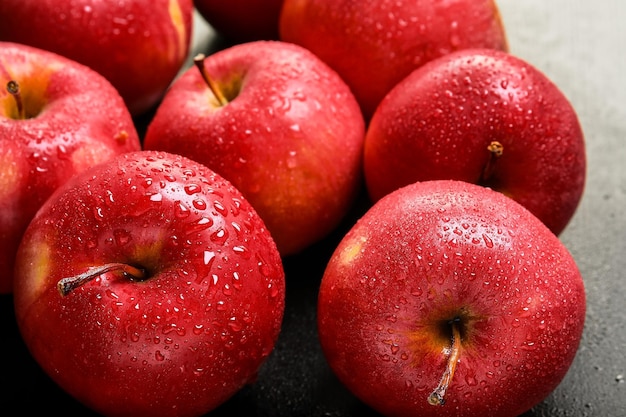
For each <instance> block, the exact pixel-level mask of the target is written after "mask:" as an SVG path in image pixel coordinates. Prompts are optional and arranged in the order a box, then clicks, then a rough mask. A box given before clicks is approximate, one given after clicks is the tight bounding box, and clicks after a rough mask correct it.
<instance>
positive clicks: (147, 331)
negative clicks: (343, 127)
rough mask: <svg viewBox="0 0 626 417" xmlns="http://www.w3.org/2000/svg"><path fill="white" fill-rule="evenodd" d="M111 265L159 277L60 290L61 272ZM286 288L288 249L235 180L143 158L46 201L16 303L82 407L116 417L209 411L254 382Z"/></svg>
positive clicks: (33, 338) (156, 156)
mask: <svg viewBox="0 0 626 417" xmlns="http://www.w3.org/2000/svg"><path fill="white" fill-rule="evenodd" d="M109 263H123V264H128V265H132V266H135V267H137V268H143V269H144V270H145V271H146V274H147V277H145V278H143V279H134V280H133V279H130V278H128V277H125V276H123V275H122V274H120V273H114V272H109V273H106V274H103V275H101V276H99V277H96V278H95V279H93V280H91V281H88V282H86V283H84V284H83V285H81V286H78V287H77V288H76V289H74V290H73V291H71V292H69V293H68V294H67V295H65V296H61V295H60V292H59V290H58V289H57V283H58V282H59V280H61V279H62V278H64V277H71V276H75V275H77V274H81V273H83V272H85V271H87V270H88V268H90V267H97V266H100V265H104V264H109ZM131 278H132V276H131ZM284 292H285V286H284V271H283V267H282V263H281V259H280V256H279V254H278V250H277V249H276V245H275V244H274V242H273V241H272V238H271V236H270V235H269V233H268V231H267V229H266V228H265V226H264V224H263V222H262V220H261V219H260V218H259V216H258V215H257V214H256V212H255V211H254V209H253V208H252V207H251V206H250V204H249V203H248V202H247V201H246V200H245V199H244V198H243V196H241V193H240V192H239V191H238V190H237V189H236V188H234V187H233V186H232V184H230V183H229V182H228V181H226V180H224V179H223V178H222V177H220V176H219V175H217V174H215V173H214V172H212V171H211V170H209V169H207V168H206V167H204V166H202V165H199V164H197V163H195V162H194V161H191V160H189V159H187V158H183V157H181V156H179V155H172V154H167V153H163V152H154V151H139V152H133V153H127V154H124V155H121V156H119V157H117V158H115V159H113V160H111V161H108V162H105V163H103V164H100V165H98V166H96V167H93V168H92V169H90V170H88V171H85V172H83V173H81V174H78V175H77V176H75V177H73V178H72V179H70V180H69V181H68V182H67V183H65V184H64V185H63V186H61V187H60V188H59V189H58V190H57V191H56V192H55V194H54V195H53V196H51V198H50V199H49V200H48V201H47V202H46V203H45V204H44V206H43V207H42V209H41V210H40V211H39V212H38V213H37V215H36V216H35V218H34V219H33V221H32V223H31V224H30V226H29V228H28V230H27V231H26V234H25V236H24V239H23V242H22V244H21V246H20V249H19V253H18V258H17V267H16V281H15V289H14V299H15V312H16V318H17V323H18V327H19V329H20V332H21V334H22V336H23V339H24V341H25V343H26V345H27V347H28V348H29V350H30V352H31V353H32V354H33V356H34V358H35V359H36V360H37V362H38V363H39V364H40V365H41V366H42V368H43V369H44V370H45V371H46V372H47V373H48V374H49V375H50V376H51V377H52V378H53V380H54V381H56V382H57V383H58V384H59V386H61V387H62V388H63V389H65V390H66V391H67V392H68V393H69V394H71V395H72V396H74V397H75V398H76V399H77V400H79V401H81V402H82V403H84V404H85V405H87V406H89V407H91V408H92V409H94V410H95V411H97V412H99V413H102V414H104V415H107V416H198V415H202V414H204V413H206V412H208V411H209V410H211V409H213V408H215V407H216V406H217V405H219V404H220V403H222V402H223V401H225V400H226V399H227V398H229V397H230V396H231V395H232V394H234V393H235V392H236V391H237V390H238V389H240V388H241V387H242V386H243V385H244V384H246V383H249V382H251V381H252V380H253V379H254V377H255V376H256V372H257V370H258V368H259V367H260V366H261V364H262V363H263V362H264V360H265V359H266V358H267V356H268V355H269V354H270V353H271V351H272V349H273V346H274V343H275V341H276V339H277V336H278V334H279V331H280V326H281V321H282V316H283V311H284Z"/></svg>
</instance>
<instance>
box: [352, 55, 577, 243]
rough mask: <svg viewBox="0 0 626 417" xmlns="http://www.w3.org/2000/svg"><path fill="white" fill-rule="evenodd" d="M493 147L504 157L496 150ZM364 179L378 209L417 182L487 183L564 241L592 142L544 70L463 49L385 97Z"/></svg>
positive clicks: (372, 129)
mask: <svg viewBox="0 0 626 417" xmlns="http://www.w3.org/2000/svg"><path fill="white" fill-rule="evenodd" d="M494 141H495V142H497V143H499V144H500V145H501V146H502V149H501V150H502V155H501V156H500V157H495V156H492V153H491V152H490V151H489V149H488V147H489V146H490V143H491V142H494ZM488 166H489V168H488V171H489V173H488V175H483V172H485V169H486V168H487V167H488ZM364 173H365V180H366V183H367V189H368V193H369V195H370V197H371V199H372V200H373V201H376V200H378V199H379V198H381V197H382V196H383V195H385V194H387V193H389V192H391V191H393V190H395V189H397V188H400V187H402V186H404V185H407V184H410V183H413V182H415V181H426V180H433V179H455V180H462V181H467V182H472V183H477V184H481V185H486V186H489V187H491V188H493V189H495V190H498V191H500V192H502V193H504V194H506V195H508V196H509V197H511V198H513V199H515V200H516V201H517V202H519V203H520V204H522V205H523V206H525V207H526V208H527V209H529V210H530V211H531V212H532V213H533V214H535V216H537V217H539V219H541V220H542V221H543V222H544V223H545V224H546V225H547V226H548V227H549V228H550V229H551V230H552V231H553V232H554V233H555V234H557V235H558V234H560V233H561V232H562V231H563V229H564V228H565V227H566V226H567V224H568V223H569V221H570V220H571V218H572V217H573V215H574V213H575V211H576V209H577V207H578V205H579V203H580V200H581V198H582V195H583V191H584V185H585V177H586V151H585V140H584V135H583V131H582V128H581V125H580V123H579V120H578V117H577V114H576V112H575V110H574V108H573V107H572V105H571V103H570V102H569V101H568V100H567V98H566V97H565V96H564V94H563V93H562V92H561V91H560V90H559V88H558V87H557V86H556V85H555V84H554V83H553V82H552V81H550V80H549V79H548V78H547V77H546V76H545V75H544V74H543V73H541V72H540V71H539V70H538V69H537V68H535V67H533V66H532V65H530V64H529V63H527V62H525V61H523V60H522V59H520V58H518V57H515V56H513V55H511V54H509V53H506V52H501V51H495V50H487V49H481V50H464V51H459V52H456V53H452V54H449V55H447V56H444V57H442V58H439V59H437V60H435V61H432V62H430V63H429V64H427V65H425V66H423V67H421V68H419V69H417V70H415V71H414V72H413V73H412V74H411V75H409V76H408V77H407V78H405V79H404V80H403V81H402V82H400V83H399V84H398V85H397V86H396V87H395V88H394V89H393V90H392V91H391V92H390V93H389V94H388V95H387V96H386V97H385V99H384V100H383V101H382V102H381V104H380V106H379V107H378V109H377V110H376V113H375V114H374V116H373V117H372V119H371V121H370V124H369V126H368V130H367V133H366V139H365V150H364Z"/></svg>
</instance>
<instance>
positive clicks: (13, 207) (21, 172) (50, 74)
mask: <svg viewBox="0 0 626 417" xmlns="http://www.w3.org/2000/svg"><path fill="white" fill-rule="evenodd" d="M139 149H140V143H139V137H138V136H137V132H136V130H135V126H134V125H133V121H132V119H131V115H130V114H129V112H128V109H127V108H126V107H125V105H124V101H123V100H122V98H121V97H120V95H119V94H118V92H117V91H116V90H115V88H113V86H112V85H111V84H110V83H109V82H108V81H107V80H106V79H104V78H103V77H102V76H101V75H99V74H97V73H96V72H94V71H93V70H91V69H89V68H87V67H85V66H83V65H81V64H78V63H76V62H73V61H70V60H69V59H67V58H64V57H61V56H59V55H56V54H54V53H50V52H47V51H43V50H39V49H35V48H32V47H28V46H25V45H20V44H14V43H9V42H0V242H1V243H0V249H1V250H0V293H10V292H11V291H12V290H11V287H12V276H13V262H14V258H15V253H16V251H17V246H18V244H19V241H20V239H21V237H22V234H23V233H24V230H25V229H26V226H27V225H28V223H29V221H30V220H31V218H32V217H33V215H34V214H35V212H36V211H37V209H39V207H40V206H41V205H42V204H43V202H44V201H45V200H46V199H47V198H48V196H50V194H51V193H52V191H54V189H56V188H57V187H58V186H59V185H61V184H63V183H64V182H65V181H66V180H67V179H68V178H70V177H72V176H73V175H74V174H76V173H78V172H81V171H83V170H84V169H86V168H88V167H90V166H92V165H94V164H96V163H99V162H103V161H105V160H108V159H110V158H112V157H113V156H115V155H117V154H120V153H124V152H129V151H136V150H139Z"/></svg>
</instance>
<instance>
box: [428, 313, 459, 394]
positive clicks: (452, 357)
mask: <svg viewBox="0 0 626 417" xmlns="http://www.w3.org/2000/svg"><path fill="white" fill-rule="evenodd" d="M460 320H461V319H460V318H458V317H457V318H455V319H453V320H451V321H450V326H451V327H452V342H451V344H450V351H449V353H448V363H447V365H446V370H445V371H444V373H443V376H442V377H441V380H440V381H439V385H437V388H435V390H434V391H433V392H432V393H431V394H430V395H429V396H428V403H429V404H430V405H444V404H445V403H446V400H445V396H446V391H447V390H448V387H449V386H450V382H452V377H453V376H454V371H455V370H456V365H457V363H458V362H459V356H460V353H461V331H460V330H459V324H458V323H459V322H460Z"/></svg>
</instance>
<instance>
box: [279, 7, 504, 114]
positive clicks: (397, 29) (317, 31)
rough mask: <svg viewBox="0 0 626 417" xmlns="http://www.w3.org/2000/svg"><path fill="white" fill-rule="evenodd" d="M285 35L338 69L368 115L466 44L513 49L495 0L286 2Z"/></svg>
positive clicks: (282, 28)
mask: <svg viewBox="0 0 626 417" xmlns="http://www.w3.org/2000/svg"><path fill="white" fill-rule="evenodd" d="M279 33H280V39H281V40H283V41H287V42H293V43H296V44H299V45H302V46H304V47H306V48H308V49H310V50H311V51H312V52H313V53H315V54H316V55H317V56H319V57H320V58H321V59H322V60H323V61H325V62H326V63H327V64H329V65H330V66H331V67H332V68H334V69H335V70H336V71H337V72H338V73H339V75H341V77H342V78H343V79H344V80H345V81H346V83H347V84H348V85H349V86H350V88H351V89H352V91H353V93H354V95H355V96H356V98H357V100H358V102H359V103H360V105H361V108H362V110H363V113H364V115H365V118H366V119H369V118H370V117H371V115H372V113H373V112H374V110H375V109H376V106H377V105H378V103H379V102H380V100H382V99H383V97H384V96H385V94H386V93H387V92H388V91H389V90H391V89H392V88H393V87H394V86H395V85H396V84H397V83H398V82H400V81H401V80H402V79H403V78H404V77H405V76H407V75H409V74H410V73H411V71H413V70H414V69H415V68H417V67H419V66H421V65H423V64H425V63H426V62H428V61H430V60H432V59H434V58H438V57H440V56H442V55H445V54H448V53H450V52H453V51H457V50H460V49H465V48H494V49H500V50H507V48H508V46H507V41H506V35H505V31H504V25H503V23H502V20H501V18H500V13H499V11H498V8H497V6H496V4H495V2H494V0H445V1H432V0H413V1H409V2H402V1H395V2H393V1H377V0H360V1H355V0H333V1H327V0H285V1H284V4H283V9H282V13H281V16H280V19H279Z"/></svg>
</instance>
